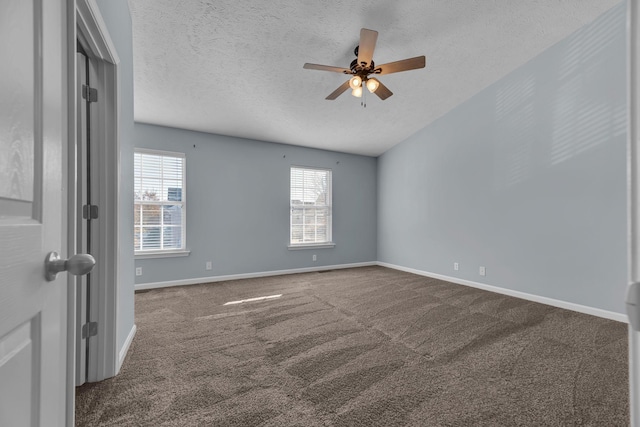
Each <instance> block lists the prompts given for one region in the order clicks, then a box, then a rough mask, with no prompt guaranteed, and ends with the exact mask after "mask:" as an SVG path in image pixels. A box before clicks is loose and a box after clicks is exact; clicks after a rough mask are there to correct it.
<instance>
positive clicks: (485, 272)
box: [479, 266, 487, 276]
mask: <svg viewBox="0 0 640 427" xmlns="http://www.w3.org/2000/svg"><path fill="white" fill-rule="evenodd" d="M479 273H480V275H481V276H486V275H487V270H486V268H484V267H482V266H481V267H480V271H479Z"/></svg>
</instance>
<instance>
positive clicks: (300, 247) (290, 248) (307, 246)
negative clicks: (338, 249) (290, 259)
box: [288, 242, 336, 251]
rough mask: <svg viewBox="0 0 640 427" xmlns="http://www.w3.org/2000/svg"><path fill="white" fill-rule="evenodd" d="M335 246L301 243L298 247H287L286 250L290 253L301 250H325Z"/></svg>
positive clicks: (331, 244)
mask: <svg viewBox="0 0 640 427" xmlns="http://www.w3.org/2000/svg"><path fill="white" fill-rule="evenodd" d="M335 246H336V244H335V243H333V242H329V243H302V244H299V245H289V246H288V249H289V250H290V251H298V250H301V249H325V248H333V247H335Z"/></svg>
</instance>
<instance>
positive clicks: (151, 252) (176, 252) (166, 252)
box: [133, 148, 190, 259]
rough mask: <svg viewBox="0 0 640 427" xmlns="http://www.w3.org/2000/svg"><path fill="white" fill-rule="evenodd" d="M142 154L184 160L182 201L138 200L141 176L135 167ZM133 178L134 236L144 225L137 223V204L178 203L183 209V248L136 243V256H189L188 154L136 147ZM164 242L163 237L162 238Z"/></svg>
mask: <svg viewBox="0 0 640 427" xmlns="http://www.w3.org/2000/svg"><path fill="white" fill-rule="evenodd" d="M138 154H141V155H143V156H144V155H145V154H147V155H154V156H162V157H173V158H179V159H181V160H182V188H181V199H182V200H181V201H176V200H171V201H169V200H167V201H152V202H149V201H147V202H145V201H143V200H136V199H135V181H136V180H137V179H139V178H140V176H139V174H136V167H135V156H136V155H138ZM133 179H134V198H133V204H134V224H133V227H134V236H135V230H136V228H137V227H140V229H142V227H143V225H142V224H137V223H136V222H135V205H136V204H141V205H153V206H167V205H172V206H173V205H177V204H180V205H181V207H182V211H181V235H180V241H181V243H182V245H181V248H179V249H175V248H171V249H148V250H139V249H136V248H135V244H134V256H135V258H136V259H144V258H165V257H180V256H188V255H189V254H190V251H189V250H188V249H187V195H186V193H187V192H186V188H187V156H186V153H181V152H176V151H166V150H156V149H150V148H134V167H133ZM162 228H163V226H162V225H160V230H161V233H162V231H163V230H162ZM161 242H162V239H161Z"/></svg>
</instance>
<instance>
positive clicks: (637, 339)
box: [626, 1, 640, 426]
mask: <svg viewBox="0 0 640 427" xmlns="http://www.w3.org/2000/svg"><path fill="white" fill-rule="evenodd" d="M639 72H640V7H638V3H637V2H636V1H629V2H628V3H627V85H628V90H627V112H628V119H627V265H628V267H627V268H628V271H627V279H628V284H629V285H632V284H633V283H637V282H638V281H639V280H640V271H639V270H640V206H639V198H638V193H639V192H640V176H639V172H640V153H639V152H638V149H639V148H638V145H639V144H638V135H639V124H640V78H639V77H638V73H639ZM631 289H632V288H631V287H628V288H627V298H626V299H627V301H626V304H627V313H629V314H631V312H632V310H630V308H635V309H636V310H637V306H635V307H634V305H635V304H637V301H633V300H632V301H629V299H630V297H631V296H632V294H631V292H630V291H631ZM634 303H635V304H634ZM638 395H640V332H638V331H636V330H634V329H633V326H632V325H631V323H630V324H629V416H630V417H629V419H630V425H631V426H638V425H639V424H640V402H639V401H638Z"/></svg>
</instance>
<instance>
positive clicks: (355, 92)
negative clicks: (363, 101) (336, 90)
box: [351, 86, 362, 98]
mask: <svg viewBox="0 0 640 427" xmlns="http://www.w3.org/2000/svg"><path fill="white" fill-rule="evenodd" d="M351 95H353V96H355V97H356V98H360V97H362V86H360V87H357V88H355V89H354V90H352V91H351Z"/></svg>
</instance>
